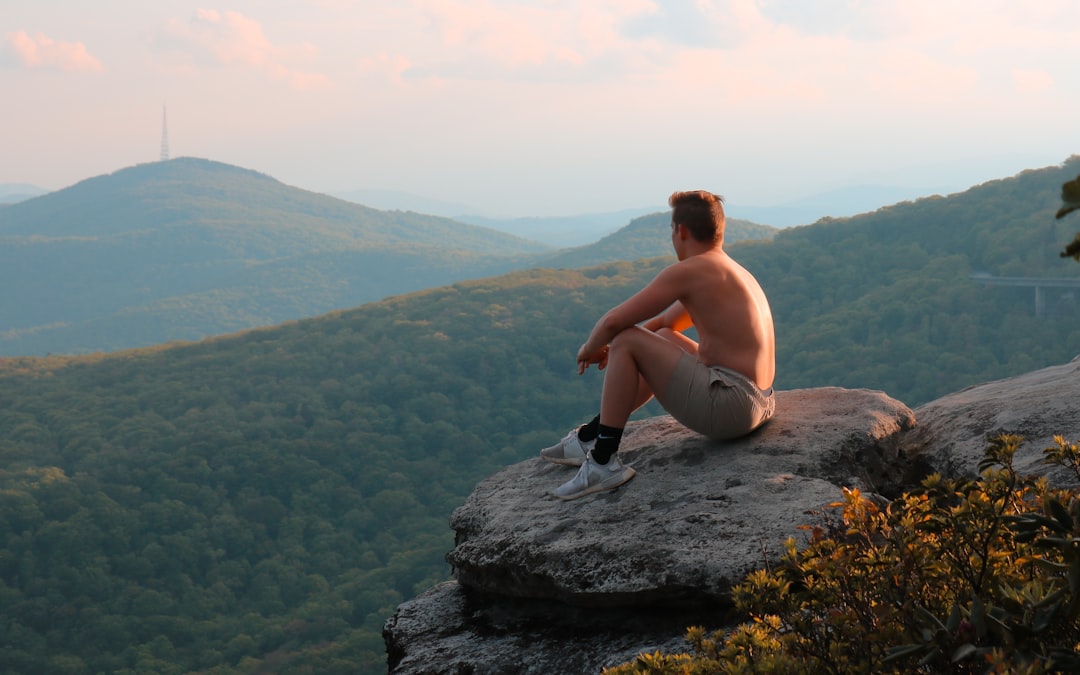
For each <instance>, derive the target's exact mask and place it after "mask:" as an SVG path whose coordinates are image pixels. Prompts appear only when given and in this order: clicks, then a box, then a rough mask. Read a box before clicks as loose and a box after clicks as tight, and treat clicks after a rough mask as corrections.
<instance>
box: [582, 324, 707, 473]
mask: <svg viewBox="0 0 1080 675" xmlns="http://www.w3.org/2000/svg"><path fill="white" fill-rule="evenodd" d="M684 352H685V353H689V354H692V355H696V354H697V343H696V342H694V341H693V340H691V339H690V338H688V337H686V336H685V335H683V334H682V333H678V332H675V331H671V330H668V329H661V330H660V331H658V332H656V333H653V332H651V331H648V330H645V329H644V328H640V327H633V328H629V329H627V330H624V331H623V332H621V333H619V334H618V335H616V336H615V339H614V340H612V341H611V345H610V348H609V351H608V363H607V369H606V370H605V373H606V374H605V376H604V389H603V395H602V397H601V400H600V427H599V434H598V437H597V441H596V443H597V445H596V447H595V448H594V449H593V452H592V455H593V458H594V459H596V461H597V462H599V463H600V464H606V463H607V462H608V460H609V459H610V457H611V455H612V454H614V453H615V452H616V451H618V448H619V442H620V440H621V439H622V430H623V429H624V428H625V427H626V422H627V420H628V419H629V418H630V415H631V414H632V413H633V412H634V411H635V410H637V409H638V408H640V407H641V406H642V405H644V404H645V403H647V402H648V401H649V399H651V398H652V397H653V394H654V393H656V392H658V393H661V394H662V393H663V391H664V388H666V387H667V383H668V381H669V380H670V379H671V375H672V373H674V372H675V368H676V366H678V365H679V360H680V359H681V358H682V355H683V353H684Z"/></svg>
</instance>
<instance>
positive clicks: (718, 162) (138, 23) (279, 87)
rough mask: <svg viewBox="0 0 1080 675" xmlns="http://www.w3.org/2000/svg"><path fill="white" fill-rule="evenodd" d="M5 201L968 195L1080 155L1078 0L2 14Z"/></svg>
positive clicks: (31, 8) (167, 6) (521, 2)
mask: <svg viewBox="0 0 1080 675" xmlns="http://www.w3.org/2000/svg"><path fill="white" fill-rule="evenodd" d="M0 24H2V25H3V26H4V30H3V31H2V32H0V87H3V89H4V90H5V91H8V92H17V95H15V96H12V97H11V98H10V100H9V101H8V104H7V105H5V106H3V107H0V128H3V129H5V131H6V133H5V134H3V136H2V138H3V141H0V143H2V145H0V151H2V152H0V154H2V156H4V157H8V158H11V157H17V158H18V161H17V162H12V161H9V162H3V163H0V183H21V184H32V185H37V186H40V187H42V188H45V189H48V190H56V189H61V188H63V187H67V186H69V185H72V184H74V183H76V182H78V181H80V180H83V179H85V178H89V177H93V176H96V175H101V174H105V173H111V172H114V171H117V170H120V169H122V168H125V167H128V166H132V165H135V164H139V163H144V162H150V161H154V160H156V159H158V157H159V153H160V144H161V132H162V112H163V107H165V106H167V110H168V142H169V152H170V156H173V157H179V156H191V157H203V158H207V159H212V160H216V161H221V162H225V163H228V164H234V165H236V166H241V167H244V168H250V169H254V170H257V171H260V172H264V173H267V174H269V175H271V176H273V177H274V178H277V179H278V180H281V181H282V182H284V183H287V184H289V185H294V186H296V187H301V188H304V189H307V190H312V191H316V192H323V193H326V194H337V193H343V192H349V191H358V190H381V191H399V192H407V193H411V194H416V195H420V196H423V197H425V198H427V199H430V200H438V201H444V202H461V203H464V204H471V205H478V206H483V207H485V209H486V210H487V211H488V212H490V213H495V214H500V215H504V216H511V217H523V216H534V217H552V216H564V215H571V214H581V213H602V212H609V211H617V210H624V209H628V208H638V207H641V206H643V205H648V204H658V205H663V203H664V201H665V200H666V197H667V195H668V194H669V193H670V192H671V191H672V190H675V189H690V188H705V189H710V190H714V191H716V192H720V193H722V194H724V195H725V196H726V197H727V198H728V200H729V202H730V203H732V204H739V205H753V206H777V205H783V204H788V203H791V202H794V201H798V200H800V199H805V198H809V197H812V196H815V195H820V194H824V193H828V192H830V191H834V190H838V189H843V188H847V187H851V186H856V185H878V186H886V187H889V188H893V189H898V190H909V191H910V192H911V194H912V195H922V194H938V193H951V192H956V191H960V190H963V189H966V188H968V187H971V186H973V185H977V184H979V183H982V182H985V181H987V180H992V179H997V178H1001V177H1007V176H1012V175H1015V174H1016V173H1019V172H1020V171H1023V170H1025V169H1030V168H1040V167H1045V166H1051V165H1055V164H1058V163H1060V162H1062V161H1063V160H1065V159H1066V158H1067V157H1069V156H1070V155H1072V154H1077V153H1078V152H1080V125H1077V124H1076V123H1075V121H1074V117H1073V114H1072V113H1073V111H1075V110H1076V109H1078V107H1080V86H1078V85H1080V72H1077V70H1076V69H1075V68H1074V67H1073V66H1074V64H1075V63H1076V62H1077V60H1078V57H1080V40H1077V39H1076V38H1075V27H1076V26H1077V25H1080V5H1077V4H1075V3H1072V2H1066V1H1061V0H1036V1H1033V2H1029V3H1024V4H1022V5H1021V4H1018V3H1006V2H993V3H982V4H980V5H978V6H977V7H973V6H971V5H970V4H968V3H959V2H952V1H944V2H942V1H936V2H931V1H929V0H925V1H922V0H916V1H912V2H899V0H882V1H880V2H874V3H867V2H855V3H852V2H848V1H847V0H844V1H841V0H830V1H827V2H815V3H812V4H811V3H803V2H797V1H796V0H728V1H721V0H713V1H709V0H705V1H698V2H691V1H690V0H680V1H652V0H596V1H594V2H589V3H576V2H570V1H569V0H543V1H541V0H517V1H508V0H507V1H499V0H475V1H465V0H403V1H402V2H400V3H373V2H365V1H351V0H311V1H308V2H299V1H296V2H286V3H274V4H273V5H266V4H265V3H259V2H255V1H254V0H237V2H234V3H231V4H230V5H229V6H215V5H210V6H202V7H199V6H196V5H191V4H189V3H184V2H180V1H179V0H164V1H163V2H159V3H152V4H147V3H138V2H135V1H134V0H110V2H108V3H107V4H106V5H101V4H97V5H87V4H85V3H78V2H74V1H73V0H57V1H56V2H51V3H7V4H6V5H5V6H3V7H0Z"/></svg>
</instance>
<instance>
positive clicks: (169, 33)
mask: <svg viewBox="0 0 1080 675" xmlns="http://www.w3.org/2000/svg"><path fill="white" fill-rule="evenodd" d="M163 44H165V45H166V46H167V47H170V48H172V50H173V51H176V52H180V53H181V54H182V55H183V56H186V57H188V58H190V59H191V60H192V61H194V62H195V63H196V64H201V65H203V66H207V65H214V66H223V67H227V68H232V67H240V68H251V69H254V70H257V71H260V72H262V73H264V74H266V75H268V76H269V77H271V78H273V79H276V80H283V81H285V82H287V83H288V85H289V86H290V87H291V88H293V89H298V90H308V89H317V88H323V87H326V86H329V85H330V78H329V77H327V76H326V75H324V74H322V73H317V72H310V71H307V70H303V69H300V68H296V67H294V66H293V65H291V64H292V62H294V61H305V60H309V59H310V58H311V57H312V56H313V55H314V54H315V51H316V50H315V48H314V47H313V46H311V45H310V44H306V43H301V44H297V45H289V46H279V45H275V44H273V43H272V42H271V41H270V40H269V39H268V38H267V37H266V34H265V33H264V32H263V29H262V25H261V24H260V23H259V22H258V21H255V20H254V19H251V18H249V17H247V16H244V15H243V14H241V13H239V12H231V11H227V12H219V11H217V10H214V9H198V10H196V11H195V14H194V16H192V17H191V18H190V19H189V20H188V21H187V22H183V21H180V20H177V19H172V20H170V21H169V22H168V24H167V25H166V28H165V37H164V40H163ZM190 67H191V66H188V68H190Z"/></svg>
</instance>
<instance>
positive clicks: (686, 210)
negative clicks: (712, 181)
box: [668, 190, 727, 243]
mask: <svg viewBox="0 0 1080 675" xmlns="http://www.w3.org/2000/svg"><path fill="white" fill-rule="evenodd" d="M668 205H669V206H670V207H671V208H672V211H671V222H672V223H673V224H676V225H685V226H686V229H688V230H690V235H691V236H692V237H693V238H694V239H696V240H698V241H700V242H704V243H716V242H718V241H719V242H722V241H723V240H724V224H725V222H726V220H727V219H726V217H725V216H724V198H723V197H721V196H720V195H714V194H713V193H711V192H706V191H705V190H690V191H688V192H673V193H671V196H670V197H668Z"/></svg>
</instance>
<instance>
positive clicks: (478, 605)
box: [384, 388, 915, 674]
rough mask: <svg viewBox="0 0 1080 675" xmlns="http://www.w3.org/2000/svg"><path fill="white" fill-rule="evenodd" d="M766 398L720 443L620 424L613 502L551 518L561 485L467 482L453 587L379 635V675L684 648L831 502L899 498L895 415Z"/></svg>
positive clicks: (522, 468)
mask: <svg viewBox="0 0 1080 675" xmlns="http://www.w3.org/2000/svg"><path fill="white" fill-rule="evenodd" d="M777 397H778V398H777V407H778V410H779V411H780V412H779V414H778V415H777V417H776V419H774V420H773V421H772V422H770V423H769V424H768V425H766V426H765V427H764V428H762V429H761V430H759V431H758V432H756V433H754V434H752V435H750V436H748V437H746V438H743V439H739V440H737V441H730V442H726V443H716V442H712V441H709V440H707V439H705V438H704V437H702V436H699V435H698V434H695V433H693V432H691V431H689V430H687V429H685V428H684V427H682V426H681V425H679V424H678V423H677V422H675V421H674V420H672V419H671V418H670V417H666V416H664V417H657V418H652V419H649V420H644V421H642V422H637V423H634V424H632V425H631V426H630V427H628V429H627V432H626V436H625V437H624V440H623V444H622V449H621V450H620V456H621V457H622V458H623V461H624V462H626V463H627V464H630V465H632V466H633V467H634V468H635V469H637V471H638V475H637V477H636V478H634V480H632V481H631V482H630V483H628V484H627V485H624V486H623V487H621V488H620V489H619V490H617V491H615V492H611V493H605V494H599V495H591V496H588V497H584V498H582V499H579V500H576V501H570V502H564V501H561V500H558V499H556V498H555V497H553V496H552V495H551V494H550V491H551V490H552V489H554V488H555V487H556V486H558V485H559V484H560V483H562V482H563V481H565V480H568V479H570V478H571V477H572V476H573V471H574V470H573V469H571V468H567V467H560V466H556V465H552V464H548V463H546V462H543V461H541V460H540V459H539V458H536V459H530V460H526V461H524V462H521V463H519V464H516V465H513V466H510V467H507V468H506V469H504V470H503V471H501V472H499V473H497V474H495V475H494V476H492V477H490V478H488V479H487V480H484V481H483V482H481V483H480V484H479V485H477V487H476V488H475V490H474V491H473V493H472V495H471V496H470V497H469V498H468V499H467V500H466V502H465V503H464V504H463V505H462V506H461V507H460V508H458V509H457V510H456V511H455V512H454V514H453V515H452V517H451V527H452V528H453V529H454V530H455V531H456V532H457V542H456V545H455V547H454V549H453V550H452V551H451V552H450V553H449V554H448V555H447V560H448V561H449V562H450V563H451V565H452V566H453V567H454V570H455V576H456V579H457V580H456V581H455V582H450V583H449V584H443V585H441V586H438V587H436V588H435V589H432V590H431V591H429V592H428V593H425V594H423V595H421V596H420V597H418V598H415V599H414V600H411V601H409V602H407V603H404V604H402V605H401V606H400V607H399V608H398V611H397V613H396V614H395V615H394V616H393V617H392V618H391V619H390V620H389V621H387V624H386V627H385V629H384V637H385V638H386V643H387V652H388V655H389V664H390V672H391V673H394V674H403V673H547V672H559V673H575V672H582V673H585V672H598V671H599V669H600V668H601V667H603V666H605V665H613V664H615V663H621V662H625V661H627V660H629V659H631V658H632V657H633V656H634V655H635V654H637V653H639V652H641V651H652V650H654V649H660V650H663V651H668V652H671V651H676V650H678V649H680V648H685V645H683V643H682V636H683V634H684V633H685V628H686V626H687V625H689V624H690V623H700V624H702V625H706V626H710V625H711V627H718V626H719V625H722V624H723V622H724V621H725V612H726V611H727V609H728V607H729V605H730V598H729V592H730V589H731V587H732V586H733V585H734V584H737V583H738V582H739V581H741V580H742V578H743V576H745V574H746V573H747V572H749V571H751V570H754V569H759V568H761V567H763V566H764V565H765V564H766V563H767V562H768V561H775V560H777V559H779V557H780V555H781V553H782V550H783V544H784V541H785V540H786V539H787V538H788V537H796V538H799V537H800V536H801V535H802V532H801V531H800V530H799V529H798V528H799V526H800V525H803V524H807V523H811V522H813V521H814V517H815V516H814V515H813V513H814V512H815V511H818V510H820V509H822V508H824V507H825V506H826V505H827V504H829V503H830V502H833V501H836V500H838V499H840V498H841V496H842V490H841V486H846V485H852V486H858V487H860V488H861V489H863V490H867V491H871V492H879V493H882V494H889V493H893V492H896V491H897V490H899V489H901V488H902V486H903V484H904V481H905V480H906V477H905V476H906V470H907V463H906V462H905V461H904V460H903V458H902V457H901V456H900V455H899V452H900V450H899V440H900V439H901V437H902V436H903V434H904V432H905V431H906V430H908V429H910V428H911V427H912V426H913V425H914V423H915V417H914V415H913V413H912V411H911V410H910V409H909V408H908V407H907V406H905V405H904V404H903V403H900V402H899V401H896V400H895V399H892V398H890V397H888V396H887V395H885V394H883V393H881V392H875V391H867V390H847V389H839V388H820V389H805V390H796V391H787V392H779V393H778V395H777ZM562 431H565V430H553V432H552V441H553V442H554V441H555V440H557V438H558V436H559V435H560V432H562ZM538 450H539V449H538ZM698 619H700V620H698ZM598 645H599V646H600V647H599V648H598Z"/></svg>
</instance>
